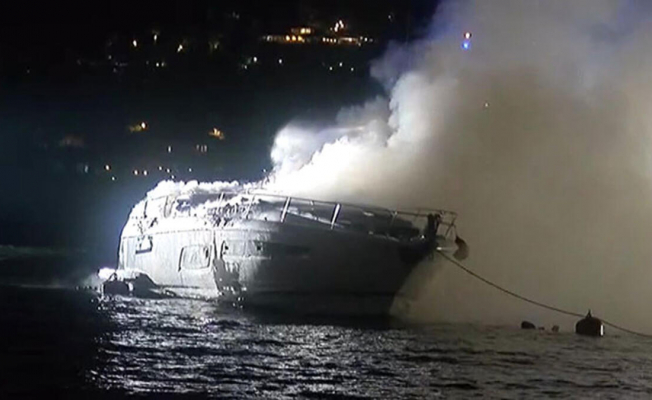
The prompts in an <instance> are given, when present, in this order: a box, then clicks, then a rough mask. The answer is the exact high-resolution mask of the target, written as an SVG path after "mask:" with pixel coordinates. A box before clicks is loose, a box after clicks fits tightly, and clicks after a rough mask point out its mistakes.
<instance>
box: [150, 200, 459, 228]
mask: <svg viewBox="0 0 652 400" xmlns="http://www.w3.org/2000/svg"><path fill="white" fill-rule="evenodd" d="M172 197H173V198H174V201H176V202H180V201H182V200H183V201H187V202H190V203H194V204H203V203H207V202H214V204H212V205H211V208H212V209H221V208H223V207H227V206H229V205H230V206H237V210H235V214H238V215H239V217H241V218H245V219H247V218H250V217H254V216H255V213H252V211H253V210H256V207H257V206H263V205H266V206H267V210H269V209H274V208H277V209H278V211H279V214H278V221H279V222H280V223H286V221H287V220H288V216H290V215H298V216H301V217H304V218H307V217H308V218H309V217H312V220H314V221H319V222H321V223H323V224H324V225H325V226H326V227H328V228H329V229H333V230H334V229H355V230H358V231H359V230H360V229H361V228H360V226H357V227H355V228H354V226H353V225H354V224H355V223H357V225H360V224H361V223H362V222H364V221H369V222H370V224H369V225H370V226H372V225H373V230H369V233H375V234H382V233H379V232H385V233H384V234H389V232H390V231H391V230H392V229H394V228H408V226H407V225H406V224H407V223H409V224H411V225H412V228H414V229H419V230H421V229H423V228H424V227H425V226H426V221H427V217H428V215H433V216H437V215H438V216H439V219H438V220H439V223H438V227H437V228H439V229H444V231H441V230H440V231H439V234H443V235H445V236H448V235H449V234H450V233H451V232H452V231H454V227H455V220H456V219H457V213H455V212H453V211H448V210H442V209H431V208H417V209H414V210H400V209H389V208H383V207H377V206H370V205H362V204H353V203H345V202H331V201H321V200H313V199H307V198H302V197H294V196H283V195H279V194H274V193H265V192H260V191H246V192H237V191H222V192H216V193H201V192H200V193H195V194H191V195H187V196H183V195H181V196H175V195H172ZM204 197H205V199H204ZM162 198H166V199H167V200H166V203H168V202H169V201H170V200H171V198H170V196H161V197H157V198H149V199H148V200H147V201H148V202H149V201H155V200H162ZM202 200H203V201H202ZM189 206H190V205H189ZM145 208H146V207H145ZM274 218H277V217H274ZM380 221H385V224H384V225H383V224H380V223H379V222H380Z"/></svg>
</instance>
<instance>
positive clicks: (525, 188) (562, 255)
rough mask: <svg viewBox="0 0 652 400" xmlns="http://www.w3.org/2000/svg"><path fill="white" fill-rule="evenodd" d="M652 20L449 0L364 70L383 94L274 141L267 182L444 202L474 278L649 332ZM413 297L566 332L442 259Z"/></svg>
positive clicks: (616, 4)
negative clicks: (414, 34) (414, 35)
mask: <svg viewBox="0 0 652 400" xmlns="http://www.w3.org/2000/svg"><path fill="white" fill-rule="evenodd" d="M651 11H652V4H650V3H649V2H647V1H645V0H640V1H615V0H611V1H607V0H573V1H561V0H560V1H554V0H548V1H543V0H541V1H535V0H527V1H525V0H500V1H482V0H477V1H456V2H449V3H444V4H443V5H442V6H441V7H439V11H438V14H437V15H435V16H434V18H433V21H432V28H431V30H430V34H429V36H428V37H425V38H423V39H422V40H421V41H419V42H418V43H414V44H412V45H410V46H409V47H407V46H398V45H397V46H392V47H390V49H389V50H388V52H387V54H386V55H385V56H384V57H383V58H382V59H381V60H378V61H377V62H376V63H375V64H374V65H373V67H372V73H373V74H374V76H376V77H377V78H378V79H379V80H380V81H381V82H382V83H383V84H384V85H385V86H386V88H387V97H386V98H376V99H370V100H369V101H368V102H367V103H366V104H362V105H359V106H357V107H352V108H346V109H343V110H342V111H341V112H340V114H339V115H338V117H337V120H336V121H334V122H333V126H330V127H325V126H314V125H311V124H310V122H309V121H294V122H292V123H290V124H288V125H287V126H286V127H285V128H284V129H283V130H281V131H280V132H279V134H278V136H277V138H276V141H275V144H274V147H273V149H272V153H271V157H272V160H273V162H274V165H275V171H274V172H273V174H272V176H271V177H270V183H269V185H270V186H271V187H272V188H274V189H276V190H280V191H284V192H291V193H295V194H302V195H307V196H316V197H320V198H325V199H343V200H349V201H363V202H365V203H377V204H380V205H384V206H390V207H392V206H406V207H407V206H428V207H441V208H449V209H453V210H456V211H458V212H459V213H460V219H459V221H458V225H459V231H460V232H461V234H462V236H463V237H464V238H465V239H466V240H467V241H468V243H469V244H470V247H471V257H470V258H469V259H468V260H467V263H468V265H469V266H471V267H472V268H473V269H475V270H476V271H477V272H479V273H481V274H483V275H485V276H486V277H488V278H490V279H493V280H495V281H497V282H498V283H501V284H503V285H506V286H507V287H510V288H511V289H514V290H516V291H519V292H521V293H523V294H525V295H529V296H531V297H534V298H536V299H538V300H540V301H544V302H548V303H552V304H554V305H557V306H559V307H564V308H568V309H572V310H576V311H578V312H585V311H586V310H587V309H588V308H591V309H592V310H593V312H594V314H597V315H599V316H602V317H604V318H606V319H608V320H611V321H612V322H617V323H623V324H627V325H628V326H630V327H631V328H637V329H642V330H647V331H652V317H651V316H650V313H649V311H648V304H651V303H652V302H651V301H652V292H651V291H650V290H649V286H650V282H652V246H651V245H650V243H649V238H650V237H652V182H651V176H652V162H651V161H652V160H651V158H650V155H651V154H652V143H651V139H652V86H651V85H652V51H650V50H652V49H651V48H650V46H652V45H651V43H652V24H650V15H651ZM466 31H469V32H471V33H472V37H471V39H470V49H469V50H464V49H463V48H462V43H463V40H464V33H465V32H466ZM431 269H432V270H435V268H434V267H431ZM422 289H424V290H420V293H421V297H420V301H419V302H418V304H417V305H416V308H415V310H416V311H418V315H420V316H421V317H423V318H426V319H438V318H445V319H449V320H456V321H459V320H462V321H469V320H470V321H482V322H488V323H511V324H515V323H518V322H520V320H521V319H530V320H533V321H535V322H539V323H546V324H551V323H561V324H562V325H564V324H567V323H569V322H574V321H569V320H568V318H566V317H561V316H558V315H554V314H551V313H549V312H546V311H542V310H538V309H535V308H533V307H532V306H529V305H525V304H522V303H519V302H518V301H517V300H514V299H511V298H508V297H506V296H505V295H503V294H501V293H498V292H495V291H494V290H493V289H490V288H487V287H485V286H483V285H482V284H481V283H479V282H477V281H474V280H472V278H470V277H468V276H465V275H464V274H463V273H462V272H461V271H459V270H457V269H455V267H453V266H451V265H441V266H439V267H437V273H436V274H434V277H433V278H432V280H431V283H430V284H429V285H428V287H426V288H422Z"/></svg>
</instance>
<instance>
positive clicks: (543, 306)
mask: <svg viewBox="0 0 652 400" xmlns="http://www.w3.org/2000/svg"><path fill="white" fill-rule="evenodd" d="M437 252H438V253H439V254H441V255H442V257H444V258H445V259H446V260H448V261H449V262H450V263H452V264H453V265H455V266H457V267H458V268H460V269H461V270H462V271H464V272H466V273H467V274H469V275H471V276H472V277H474V278H476V279H478V280H479V281H481V282H483V283H485V284H487V285H489V286H491V287H493V288H494V289H497V290H499V291H501V292H503V293H505V294H507V295H509V296H512V297H515V298H517V299H519V300H521V301H524V302H526V303H530V304H533V305H535V306H537V307H541V308H545V309H546V310H550V311H554V312H557V313H560V314H565V315H570V316H572V317H579V318H584V316H585V315H584V314H580V313H577V312H574V311H568V310H564V309H563V308H559V307H554V306H551V305H548V304H545V303H542V302H540V301H536V300H532V299H531V298H529V297H525V296H523V295H520V294H518V293H516V292H513V291H511V290H509V289H506V288H505V287H503V286H500V285H499V284H497V283H494V282H492V281H490V280H489V279H487V278H484V277H483V276H481V275H479V274H477V273H475V272H473V271H472V270H471V269H469V268H468V267H467V266H465V265H464V264H462V263H461V262H460V261H458V260H456V259H454V258H453V257H451V256H449V255H448V254H446V253H444V252H443V251H440V250H437ZM600 320H601V321H602V323H603V324H605V325H607V326H610V327H612V328H614V329H617V330H620V331H623V332H627V333H630V334H632V335H637V336H642V337H645V338H652V335H650V334H647V333H642V332H637V331H634V330H631V329H628V328H624V327H622V326H620V325H616V324H614V323H612V322H609V321H606V320H604V319H602V318H600Z"/></svg>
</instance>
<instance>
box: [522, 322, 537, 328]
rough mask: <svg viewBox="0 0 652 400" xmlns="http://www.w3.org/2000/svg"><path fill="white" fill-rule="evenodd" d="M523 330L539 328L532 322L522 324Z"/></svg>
mask: <svg viewBox="0 0 652 400" xmlns="http://www.w3.org/2000/svg"><path fill="white" fill-rule="evenodd" d="M521 329H537V327H536V326H535V325H534V324H533V323H532V322H530V321H523V322H521Z"/></svg>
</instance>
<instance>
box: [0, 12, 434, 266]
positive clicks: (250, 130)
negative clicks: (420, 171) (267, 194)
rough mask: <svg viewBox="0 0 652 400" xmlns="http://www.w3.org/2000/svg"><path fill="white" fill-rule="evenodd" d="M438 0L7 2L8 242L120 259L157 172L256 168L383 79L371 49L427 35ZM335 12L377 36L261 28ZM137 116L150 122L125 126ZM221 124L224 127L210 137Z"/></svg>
mask: <svg viewBox="0 0 652 400" xmlns="http://www.w3.org/2000/svg"><path fill="white" fill-rule="evenodd" d="M435 3H436V2H434V1H425V0H412V1H411V2H404V1H398V0H382V1H344V0H337V1H316V0H313V1H287V2H286V1H282V2H279V1H253V0H251V1H221V2H209V1H198V2H189V1H172V2H155V1H132V2H126V1H99V2H45V3H43V2H36V1H26V2H15V3H11V4H7V3H6V2H5V3H3V4H2V6H0V85H1V86H0V180H1V182H2V184H3V185H2V186H3V195H2V196H1V197H0V244H15V245H37V246H60V247H69V248H81V249H85V250H86V251H88V252H91V253H93V254H96V255H97V258H98V259H100V260H102V261H104V260H106V261H107V262H111V261H113V260H114V259H115V249H116V246H117V239H118V236H119V231H120V229H121V227H122V224H123V223H124V220H125V218H126V217H127V213H128V212H129V210H130V208H131V206H132V205H133V203H134V202H135V201H137V200H138V199H139V198H141V197H142V196H143V195H144V194H145V192H146V191H147V190H148V189H150V188H151V187H153V186H154V185H155V184H156V183H157V182H158V181H159V180H161V179H165V178H170V175H174V177H175V179H184V180H189V179H199V180H231V179H239V180H253V179H259V178H260V177H261V176H262V175H263V174H264V172H263V171H264V170H265V169H269V167H270V161H269V150H270V147H271V144H272V141H273V138H274V135H275V133H276V132H277V131H278V129H280V128H281V127H283V126H284V125H285V124H287V123H288V122H290V121H291V120H293V119H296V118H301V119H304V120H329V119H332V118H333V116H334V115H335V113H336V112H337V111H338V110H339V109H340V108H341V107H343V106H348V105H352V104H356V103H360V102H362V101H364V100H365V99H367V98H369V97H371V96H375V95H378V94H382V93H383V89H382V87H381V86H380V84H379V83H377V82H376V81H375V80H374V79H373V78H371V77H370V75H369V64H370V62H371V61H372V60H373V59H375V58H377V57H379V56H380V55H382V53H383V51H384V49H385V48H386V46H387V44H388V43H389V42H390V41H399V42H405V41H409V40H412V39H414V38H415V37H418V36H419V35H422V34H423V33H424V31H425V29H426V26H427V24H428V22H429V18H430V17H429V16H431V15H432V13H433V11H434V8H435ZM339 19H342V20H344V21H346V24H347V29H348V31H347V32H348V33H347V34H350V35H353V36H367V37H371V38H374V40H375V41H374V43H373V44H371V45H367V46H361V47H359V48H358V47H355V48H340V47H337V46H331V48H327V46H319V45H310V46H303V47H298V46H289V45H269V44H264V43H261V39H260V38H261V37H262V36H264V35H268V34H279V35H284V34H285V33H288V32H289V30H290V29H291V28H293V27H297V26H304V25H305V26H307V25H309V26H313V27H316V29H321V30H323V31H327V30H328V29H329V27H330V26H332V24H333V23H334V22H336V21H337V20H339ZM155 34H156V35H157V38H156V42H154V39H153V35H155ZM134 41H136V43H137V45H136V46H134V44H133V43H134ZM181 44H183V45H184V47H183V51H179V45H181ZM211 46H214V48H213V47H211ZM335 47H337V48H335ZM253 57H255V60H256V62H252V60H253V59H254V58H253ZM279 59H283V64H282V65H280V64H279ZM340 63H341V64H342V65H343V67H340V68H339V69H338V66H339V65H340ZM162 65H164V66H162ZM329 67H335V70H334V71H332V70H329ZM143 122H144V123H146V126H147V129H146V130H145V131H143V132H136V133H134V132H131V131H130V127H133V126H135V125H138V124H141V123H143ZM213 128H217V129H219V130H221V131H222V132H224V134H225V135H226V138H225V140H222V141H220V140H217V139H215V138H211V137H209V136H208V132H209V131H211V130H212V129H213ZM201 145H206V146H208V147H207V148H208V151H207V152H206V153H205V154H198V151H197V149H199V147H198V146H201ZM168 146H172V148H173V149H174V151H173V153H168V152H167V149H168ZM157 165H158V166H164V167H165V168H164V169H167V168H171V170H172V172H171V173H169V174H166V173H165V170H164V171H162V172H160V173H159V171H156V166H157ZM107 166H108V167H110V170H107ZM134 170H138V171H140V174H139V176H138V177H136V176H134V175H133V171H134ZM144 170H147V171H148V176H147V177H144V176H142V171H144ZM190 171H192V172H190Z"/></svg>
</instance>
